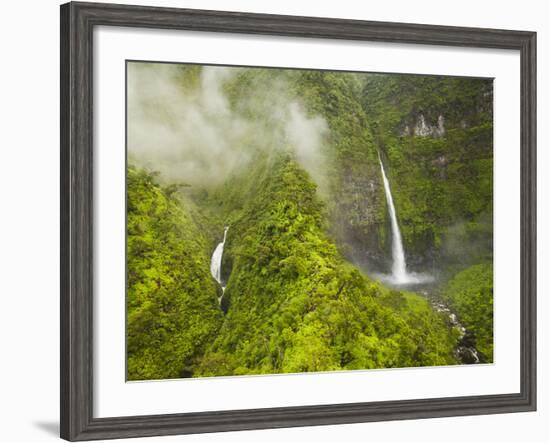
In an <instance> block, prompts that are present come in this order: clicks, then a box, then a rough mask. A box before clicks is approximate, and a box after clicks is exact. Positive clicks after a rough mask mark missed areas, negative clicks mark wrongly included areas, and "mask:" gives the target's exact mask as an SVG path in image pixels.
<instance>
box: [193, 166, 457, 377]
mask: <svg viewBox="0 0 550 443" xmlns="http://www.w3.org/2000/svg"><path fill="white" fill-rule="evenodd" d="M272 169H273V174H272V175H271V176H269V177H268V178H266V179H265V180H264V181H263V182H262V183H261V184H260V186H259V190H258V192H257V195H256V197H255V198H254V199H253V201H252V202H251V204H250V205H249V206H248V207H247V208H246V209H245V211H244V213H243V215H242V216H241V218H240V219H239V220H237V221H235V222H234V223H233V224H232V225H231V227H230V230H231V231H233V232H237V233H238V237H237V236H234V237H232V238H231V240H230V241H232V242H233V243H236V242H237V241H238V245H233V247H232V248H229V247H228V252H227V253H228V254H232V255H233V257H232V262H233V265H232V269H231V270H230V278H229V282H228V285H227V289H226V294H225V296H224V299H225V301H226V304H227V306H226V309H227V316H226V319H225V322H224V325H223V327H222V328H221V330H220V332H219V335H218V337H217V339H216V340H215V342H214V344H213V346H212V347H211V348H210V349H209V351H208V352H207V353H206V355H205V357H204V359H203V361H202V365H201V371H200V372H201V373H202V374H203V375H235V374H251V373H278V372H303V371H327V370H336V369H360V368H363V369H365V368H383V367H386V368H387V367H404V366H420V365H437V364H449V363H453V362H455V360H454V358H453V356H452V350H453V347H454V343H455V341H454V337H453V336H452V334H451V333H450V332H449V330H448V328H447V326H446V324H445V322H444V320H443V318H442V317H440V316H439V315H438V314H436V313H435V312H433V310H432V309H431V307H430V306H429V305H428V303H427V302H426V301H425V300H424V299H422V298H420V297H418V296H416V295H413V294H405V293H399V292H396V291H388V290H387V289H384V288H382V287H381V286H380V285H379V284H378V283H375V282H372V281H371V280H369V279H368V278H366V277H365V276H364V275H362V274H361V273H360V272H359V271H358V270H357V269H356V268H355V267H353V266H351V265H349V264H347V263H346V262H345V261H344V260H343V259H342V257H341V256H340V255H339V253H338V252H337V250H336V248H335V246H334V244H333V243H331V242H330V240H329V239H328V238H327V237H326V235H325V234H324V233H323V226H322V225H323V216H322V215H323V210H322V206H321V204H320V201H319V199H318V198H317V197H316V194H315V185H314V184H313V183H312V182H311V180H310V179H309V178H308V177H307V174H306V173H305V172H304V171H303V170H301V169H300V168H299V167H298V166H297V164H296V163H295V162H294V161H293V160H292V159H290V158H287V156H283V158H281V159H279V160H277V162H276V163H275V164H274V165H273V166H272Z"/></svg>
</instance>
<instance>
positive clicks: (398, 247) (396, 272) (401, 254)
mask: <svg viewBox="0 0 550 443" xmlns="http://www.w3.org/2000/svg"><path fill="white" fill-rule="evenodd" d="M378 160H379V161H380V169H381V170H382V180H383V181H384V191H385V193H386V202H387V204H388V210H389V213H390V219H391V231H392V248H391V250H392V261H393V263H392V277H393V279H394V280H395V283H397V284H403V283H407V282H408V281H409V280H410V278H409V277H408V275H407V262H406V260H405V249H404V248H403V240H402V239H401V231H399V224H398V223H397V215H396V213H395V206H394V204H393V197H392V195H391V189H390V182H389V181H388V177H387V176H386V171H385V170H384V164H383V163H382V159H381V158H380V154H378Z"/></svg>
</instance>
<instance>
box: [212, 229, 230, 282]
mask: <svg viewBox="0 0 550 443" xmlns="http://www.w3.org/2000/svg"><path fill="white" fill-rule="evenodd" d="M228 229H229V226H226V227H225V229H224V231H223V240H222V242H221V243H218V246H216V249H214V253H213V254H212V259H211V260H210V273H211V274H212V277H214V279H215V280H216V281H217V282H218V283H219V284H220V286H221V287H222V290H224V291H225V286H223V285H222V257H223V247H224V246H225V239H226V238H227V230H228Z"/></svg>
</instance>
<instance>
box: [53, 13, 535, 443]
mask: <svg viewBox="0 0 550 443" xmlns="http://www.w3.org/2000/svg"><path fill="white" fill-rule="evenodd" d="M98 25H106V26H129V27H141V28H164V29H179V30H195V31H215V32H234V33H246V34H264V35H276V36H292V37H305V38H312V37H313V38H330V39H345V40H365V41H382V42H394V43H414V44H432V45H448V46H461V47H479V48H499V49H514V50H517V51H519V52H520V54H521V185H520V186H521V293H520V294H519V297H520V300H521V313H520V314H521V362H520V364H521V392H520V393H518V394H506V393H503V394H502V395H490V396H476V397H471V396H470V397H456V398H436V399H421V400H404V401H386V402H370V403H353V404H338V405H319V406H303V407H288V408H271V409H254V410H239V411H214V412H199V413H188V414H168V415H152V416H131V417H112V418H94V417H93V370H92V369H93V352H92V351H93V329H92V326H93V322H92V313H93V144H92V133H93V124H92V123H93V120H92V119H93V107H92V96H93V95H92V54H93V51H92V42H93V39H92V36H93V28H94V26H98ZM60 49H61V79H60V81H61V97H60V99H61V115H60V118H61V124H60V131H61V157H60V161H61V181H60V184H61V214H60V216H61V275H60V278H61V303H60V313H61V342H60V345H61V362H60V363H61V374H60V375H61V428H60V429H61V437H62V438H64V439H66V440H70V441H79V440H93V439H107V438H122V437H144V436H152V435H172V434H189V433H202V432H221V431H234V430H245V429H263V428H281V427H292V426H313V425H326V424H338V423H357V422H370V421H380V420H403V419H420V418H429V417H446V416H458V415H474V414H491V413H505V412H518V411H532V410H535V408H536V34H535V33H533V32H524V31H508V30H495V29H476V28H458V27H445V26H428V25H418V24H402V23H380V22H369V21H357V20H341V19H330V18H313V17H294V16H280V15H265V14H248V13H235V12H219V11H200V10H188V9H173V8H151V7H142V6H122V5H111V4H99V3H67V4H65V5H62V6H61V48H60Z"/></svg>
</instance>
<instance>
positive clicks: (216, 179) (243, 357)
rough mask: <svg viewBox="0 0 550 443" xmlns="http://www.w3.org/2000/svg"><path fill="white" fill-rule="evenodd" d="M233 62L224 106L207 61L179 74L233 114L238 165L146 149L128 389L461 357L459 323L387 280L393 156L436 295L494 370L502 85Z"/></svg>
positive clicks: (185, 86)
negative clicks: (387, 187) (214, 269)
mask: <svg viewBox="0 0 550 443" xmlns="http://www.w3.org/2000/svg"><path fill="white" fill-rule="evenodd" d="M149 69H150V68H149ZM234 69H235V72H233V73H232V74H231V75H227V74H224V75H223V76H222V77H221V80H220V81H218V80H216V83H214V85H215V88H218V90H217V94H218V95H216V96H214V97H213V98H212V97H210V96H208V94H211V92H210V91H211V89H208V90H206V92H205V89H204V88H203V89H202V90H201V85H203V86H204V84H205V82H206V81H209V79H210V80H212V79H211V77H209V75H210V74H209V73H208V72H207V70H206V68H201V67H198V66H184V65H182V66H179V67H178V68H177V69H175V71H174V72H175V73H176V75H171V77H170V81H172V82H174V84H175V85H176V86H175V87H176V88H177V93H178V94H179V93H182V91H183V93H185V94H188V95H189V96H190V97H192V98H191V99H189V101H190V103H191V105H193V106H201V107H202V108H205V107H206V108H207V111H204V116H205V119H206V120H208V118H212V119H216V118H218V119H219V120H221V121H222V122H223V126H222V127H221V129H220V134H221V138H217V139H215V141H214V138H212V140H213V141H212V143H211V144H216V143H218V144H220V145H221V144H224V143H225V144H226V145H227V149H232V151H231V153H232V158H227V159H225V160H220V161H219V163H221V164H218V165H215V167H216V168H220V167H221V169H215V170H213V169H212V168H214V166H208V169H205V165H206V164H207V162H206V160H204V159H203V158H201V159H199V160H200V161H199V160H195V163H194V164H195V166H196V168H198V169H200V168H203V169H202V170H203V171H204V172H203V174H202V176H200V175H192V174H188V175H187V176H186V175H185V174H183V173H182V175H181V176H178V175H177V171H178V170H179V168H178V167H176V166H177V163H176V160H175V159H174V158H172V157H170V159H169V161H168V162H164V163H163V161H164V160H163V158H162V157H161V155H160V154H159V153H158V152H157V154H155V155H156V156H151V157H150V159H149V160H148V161H147V162H145V161H143V160H142V159H141V158H140V155H139V152H138V153H136V154H135V155H133V154H132V153H131V155H130V156H129V166H128V171H127V177H128V178H127V202H128V203H127V206H128V222H127V230H128V246H127V256H128V272H127V280H128V282H127V287H128V291H127V313H128V318H127V354H128V379H129V380H144V379H162V378H179V377H201V376H214V375H245V374H273V373H289V372H307V371H330V370H342V369H346V370H351V369H370V368H393V367H411V366H433V365H451V364H457V363H459V362H460V361H459V357H458V354H457V352H456V349H457V344H458V342H459V340H460V336H461V333H460V330H459V328H457V327H455V326H454V325H453V324H452V322H450V321H449V318H448V315H446V314H445V313H442V312H438V311H437V310H436V309H434V308H433V307H432V305H431V303H430V302H429V300H428V298H427V297H426V296H424V295H422V294H417V293H414V288H411V289H405V288H392V287H389V286H386V285H384V284H382V283H380V282H378V281H377V280H376V278H375V275H376V274H377V273H385V272H388V269H389V263H390V260H391V252H390V241H391V239H390V237H391V232H390V229H389V227H388V226H389V219H388V210H387V206H386V200H385V195H384V189H383V186H382V179H381V176H380V169H379V168H380V166H379V163H378V161H379V156H380V157H381V158H383V159H384V162H385V163H386V165H387V169H388V175H389V177H390V181H391V182H392V184H393V185H394V186H395V191H394V193H395V205H396V209H397V213H398V216H399V220H400V223H401V224H402V226H403V229H402V233H403V240H404V244H405V245H406V247H407V251H408V254H409V255H410V256H409V257H408V258H409V259H410V263H411V266H413V267H416V268H417V269H418V270H419V271H426V270H428V271H429V272H431V273H433V274H434V275H437V276H438V280H437V283H436V284H434V285H433V288H435V289H433V288H432V289H430V290H436V291H437V293H438V294H440V299H441V300H442V301H444V302H445V303H446V304H447V305H448V306H449V307H452V309H453V311H454V312H455V313H456V315H457V316H458V318H459V319H460V321H461V323H462V324H463V325H464V326H466V327H467V328H468V330H469V331H471V332H472V333H473V334H474V336H475V337H476V340H477V342H478V349H479V351H480V355H481V358H482V361H483V362H491V361H492V295H493V294H492V266H491V262H492V217H491V214H492V180H491V176H492V115H491V109H492V107H491V105H490V102H491V100H492V97H491V95H490V91H492V88H491V87H490V81H488V80H481V79H467V80H464V82H463V84H462V83H460V81H459V80H456V79H444V78H431V79H428V80H425V81H422V79H424V78H425V77H415V76H389V75H388V76H384V75H374V74H372V75H360V74H352V73H333V72H323V71H299V70H273V69H237V68H234ZM151 72H153V73H155V71H154V69H153V70H152V71H151ZM209 85H210V86H209V87H210V88H212V84H209ZM193 94H195V95H193ZM193 97H196V98H193ZM155 100H157V101H158V99H157V98H155ZM205 100H210V102H212V103H215V106H214V107H212V108H209V107H208V106H209V105H208V103H210V102H208V103H207V104H204V103H205ZM143 102H144V103H145V104H146V105H147V106H149V108H151V109H152V105H151V103H155V102H154V101H153V102H147V101H146V100H145V99H143ZM421 104H422V105H421ZM147 106H146V107H145V109H146V112H149V108H148V107H147ZM202 108H200V109H202ZM171 109H173V108H171ZM164 111H165V114H166V115H168V117H165V116H164V114H162V113H158V112H157V114H159V115H162V116H163V118H169V117H170V115H169V114H170V112H169V111H170V109H169V110H168V111H166V110H164ZM151 112H152V111H151ZM178 112H179V108H178ZM182 112H183V111H182ZM185 112H187V109H185ZM184 115H186V116H187V117H188V118H192V119H196V120H197V121H198V120H199V117H201V118H203V116H199V117H197V112H195V111H194V108H193V112H192V113H187V114H185V113H184ZM440 116H442V117H443V121H442V118H440ZM176 124H177V120H174V122H172V121H171V122H170V125H168V126H170V127H172V126H174V125H176ZM191 128H193V127H191ZM216 130H217V128H213V129H210V132H215V131H216ZM178 137H180V138H181V143H182V144H184V143H185V142H186V140H192V139H191V136H188V135H187V133H185V132H182V133H178ZM167 143H168V142H167ZM201 143H202V141H201ZM176 146H179V142H177V143H176ZM157 148H158V149H161V147H159V146H157ZM227 149H226V150H227ZM130 151H131V148H130ZM136 152H137V150H136ZM203 152H205V151H203ZM216 155H220V156H223V155H224V154H223V153H222V152H221V151H220V150H218V151H216ZM235 158H236V160H235ZM234 160H235V161H234ZM185 161H188V159H187V158H186V159H185ZM224 164H225V167H224ZM241 164H242V166H240V165H241ZM208 174H211V176H209V175H208ZM205 177H206V178H205ZM224 226H227V227H228V231H227V241H226V243H225V249H224V254H223V261H222V280H223V284H224V286H225V292H222V289H221V286H220V285H219V284H218V283H217V282H216V281H215V280H214V279H213V278H212V276H211V274H210V269H209V266H210V257H211V255H212V251H213V250H214V248H215V246H216V245H217V243H218V242H219V241H220V240H221V237H222V235H223V230H224ZM454 244H455V245H454ZM456 245H460V247H459V248H458V247H456ZM222 295H223V297H221V303H219V302H218V299H219V298H220V296H222Z"/></svg>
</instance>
